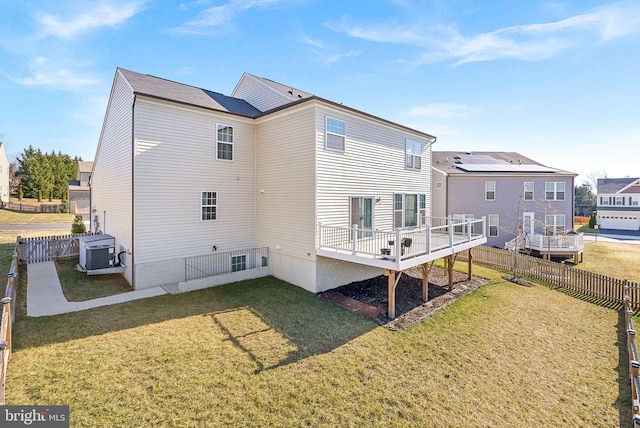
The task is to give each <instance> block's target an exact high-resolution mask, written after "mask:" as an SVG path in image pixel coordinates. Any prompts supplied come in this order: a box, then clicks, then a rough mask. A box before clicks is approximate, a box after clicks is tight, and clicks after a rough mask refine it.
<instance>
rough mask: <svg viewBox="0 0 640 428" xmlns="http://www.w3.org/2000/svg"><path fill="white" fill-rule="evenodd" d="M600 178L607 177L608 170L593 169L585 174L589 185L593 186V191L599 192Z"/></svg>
mask: <svg viewBox="0 0 640 428" xmlns="http://www.w3.org/2000/svg"><path fill="white" fill-rule="evenodd" d="M599 178H607V171H605V170H603V169H592V170H591V171H589V172H587V173H586V174H585V179H586V180H587V183H588V184H589V186H591V191H592V192H593V193H598V179H599Z"/></svg>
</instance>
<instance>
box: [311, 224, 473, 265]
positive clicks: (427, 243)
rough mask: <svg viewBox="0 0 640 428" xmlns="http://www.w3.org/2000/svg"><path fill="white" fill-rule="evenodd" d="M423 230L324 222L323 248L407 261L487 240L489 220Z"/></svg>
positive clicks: (427, 226) (319, 242) (322, 225)
mask: <svg viewBox="0 0 640 428" xmlns="http://www.w3.org/2000/svg"><path fill="white" fill-rule="evenodd" d="M430 220H431V221H429V222H428V223H427V224H426V225H425V226H423V227H411V228H403V229H396V230H394V231H384V230H378V229H361V228H359V227H358V226H357V225H354V226H352V227H341V226H330V225H325V224H322V223H320V224H319V226H318V228H319V231H318V233H319V240H318V244H319V248H321V249H323V250H335V251H336V252H338V251H341V252H350V253H351V254H352V255H355V256H369V257H383V258H388V259H392V260H396V261H397V260H407V259H410V258H413V257H416V256H420V255H424V254H430V253H432V252H435V251H438V250H441V249H444V248H453V247H454V246H456V245H459V244H463V243H468V242H471V241H473V240H476V239H480V238H484V237H485V236H486V235H485V225H486V221H485V219H484V218H482V219H472V220H464V219H454V218H452V217H449V218H434V219H430Z"/></svg>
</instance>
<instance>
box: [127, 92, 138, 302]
mask: <svg viewBox="0 0 640 428" xmlns="http://www.w3.org/2000/svg"><path fill="white" fill-rule="evenodd" d="M136 99H137V97H136V94H135V93H134V94H133V103H131V254H130V256H131V262H127V265H129V266H131V284H132V286H133V289H134V290H135V289H136V265H135V263H134V258H135V255H136V252H135V245H136V241H135V236H136V234H135V225H136V210H135V203H136V197H135V195H136V180H135V160H136V138H135V134H136V133H135V110H136Z"/></svg>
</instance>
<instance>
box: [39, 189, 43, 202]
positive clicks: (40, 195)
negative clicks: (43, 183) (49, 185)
mask: <svg viewBox="0 0 640 428" xmlns="http://www.w3.org/2000/svg"><path fill="white" fill-rule="evenodd" d="M38 202H42V190H38Z"/></svg>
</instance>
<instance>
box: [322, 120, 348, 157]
mask: <svg viewBox="0 0 640 428" xmlns="http://www.w3.org/2000/svg"><path fill="white" fill-rule="evenodd" d="M329 120H335V121H337V122H342V125H343V127H344V134H338V133H336V132H332V131H329ZM324 130H325V137H324V148H325V149H326V150H333V151H336V152H344V151H345V150H346V148H347V123H346V122H345V121H344V120H341V119H337V118H335V117H331V116H326V117H325V120H324ZM329 135H334V136H336V137H342V148H341V149H339V148H336V147H329V137H328V136H329Z"/></svg>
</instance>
